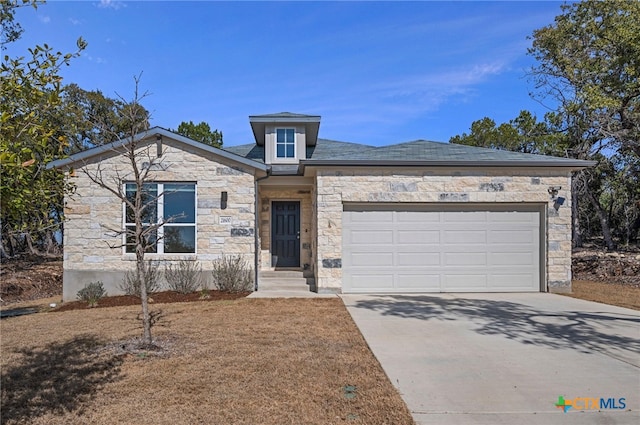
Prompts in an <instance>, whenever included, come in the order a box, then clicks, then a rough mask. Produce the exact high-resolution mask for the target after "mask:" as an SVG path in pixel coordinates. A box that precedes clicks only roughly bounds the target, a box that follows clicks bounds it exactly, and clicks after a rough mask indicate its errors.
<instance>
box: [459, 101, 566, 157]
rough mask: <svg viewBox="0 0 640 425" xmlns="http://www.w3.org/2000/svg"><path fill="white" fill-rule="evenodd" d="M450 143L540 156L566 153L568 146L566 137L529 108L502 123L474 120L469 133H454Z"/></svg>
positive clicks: (490, 120) (489, 120) (486, 119)
mask: <svg viewBox="0 0 640 425" xmlns="http://www.w3.org/2000/svg"><path fill="white" fill-rule="evenodd" d="M449 143H457V144H461V145H469V146H479V147H484V148H491V149H500V150H508V151H513V152H523V153H533V154H541V155H564V149H565V144H564V137H563V136H562V135H561V134H559V133H557V132H556V131H555V129H554V128H552V126H551V124H549V123H548V122H547V121H538V119H537V118H536V116H535V115H533V114H531V112H529V111H520V115H518V116H517V117H516V118H514V119H512V120H510V121H509V122H508V123H502V124H500V125H499V126H496V123H495V121H494V120H492V119H491V118H488V117H484V118H483V119H481V120H478V121H474V122H473V123H471V132H470V133H469V134H467V133H462V134H461V135H459V136H454V137H452V138H451V139H450V140H449Z"/></svg>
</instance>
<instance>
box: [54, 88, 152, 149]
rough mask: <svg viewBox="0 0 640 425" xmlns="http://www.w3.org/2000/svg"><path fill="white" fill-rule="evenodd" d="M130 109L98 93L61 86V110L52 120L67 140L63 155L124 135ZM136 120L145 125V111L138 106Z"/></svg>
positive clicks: (111, 140)
mask: <svg viewBox="0 0 640 425" xmlns="http://www.w3.org/2000/svg"><path fill="white" fill-rule="evenodd" d="M131 107H134V106H132V105H131V104H129V103H127V102H125V101H123V100H122V99H119V98H116V99H114V98H110V97H107V96H105V95H103V94H102V92H101V91H100V90H92V91H87V90H83V89H82V88H80V87H79V86H78V85H77V84H69V85H67V86H65V87H64V90H63V93H62V107H61V108H60V111H59V112H60V113H59V115H58V116H57V117H56V119H57V122H58V123H59V128H60V131H61V132H62V134H63V135H64V136H65V137H66V138H67V140H68V141H69V143H68V147H67V153H69V154H71V153H75V152H79V151H82V150H85V149H90V148H93V147H95V146H100V145H104V144H106V143H111V142H114V141H116V140H118V139H121V138H124V137H126V136H127V130H128V126H129V123H127V121H126V120H125V119H123V116H127V115H128V114H127V112H126V109H127V108H131ZM135 107H137V108H139V111H138V113H139V115H140V116H138V117H137V119H139V120H142V121H144V122H145V123H146V124H147V125H148V124H149V122H148V121H149V112H148V111H147V110H146V109H144V107H143V106H142V105H138V106H135Z"/></svg>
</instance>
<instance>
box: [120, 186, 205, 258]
mask: <svg viewBox="0 0 640 425" xmlns="http://www.w3.org/2000/svg"><path fill="white" fill-rule="evenodd" d="M131 184H133V185H135V182H131V181H125V182H123V183H122V188H123V193H124V194H125V196H126V193H127V185H131ZM145 184H153V185H155V186H156V193H157V196H158V199H157V204H156V223H155V224H157V223H160V222H161V221H162V220H164V195H165V193H164V186H165V184H166V185H193V209H194V218H193V222H192V223H175V222H167V223H164V224H163V225H162V226H160V227H159V228H158V229H157V236H158V239H159V240H158V241H157V243H156V250H155V251H153V252H146V253H145V256H152V258H157V257H163V258H165V257H170V256H193V255H197V254H198V184H197V182H194V181H150V182H145ZM126 220H127V204H126V203H125V202H122V229H123V235H122V253H123V255H124V256H132V255H135V252H127V232H126V229H127V227H130V226H135V223H127V221H126ZM166 226H169V227H193V228H194V232H193V233H194V250H193V252H164V228H165V227H166Z"/></svg>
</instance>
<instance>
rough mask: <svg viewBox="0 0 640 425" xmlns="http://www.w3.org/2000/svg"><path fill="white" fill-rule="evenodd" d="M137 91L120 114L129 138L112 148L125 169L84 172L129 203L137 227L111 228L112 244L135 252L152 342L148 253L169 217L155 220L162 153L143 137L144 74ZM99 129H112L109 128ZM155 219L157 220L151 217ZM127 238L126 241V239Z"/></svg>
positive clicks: (145, 121)
mask: <svg viewBox="0 0 640 425" xmlns="http://www.w3.org/2000/svg"><path fill="white" fill-rule="evenodd" d="M134 80H135V92H134V97H133V99H132V100H131V101H125V99H124V98H122V97H121V96H118V97H119V98H120V99H121V100H122V101H124V102H126V107H124V108H122V110H121V111H120V113H121V114H122V119H123V120H124V121H126V123H127V130H126V137H125V138H122V139H120V140H119V141H117V142H114V143H112V144H111V149H112V150H113V151H114V152H115V153H117V154H118V155H120V156H121V157H122V158H124V160H125V163H126V166H125V170H119V169H115V170H113V169H109V170H105V169H104V166H103V165H102V164H101V163H100V162H98V164H97V165H96V168H94V169H93V170H91V169H90V168H89V167H83V168H82V172H83V173H84V174H85V175H86V176H87V177H88V178H89V179H90V180H91V181H92V182H93V183H95V184H96V185H98V186H99V187H101V188H103V189H105V190H107V191H109V192H110V193H111V194H113V195H114V196H116V197H117V198H118V199H119V200H120V201H122V203H124V205H125V211H126V212H125V214H126V215H127V219H126V220H125V221H126V222H129V223H133V224H135V225H133V226H124V225H123V227H121V228H117V229H111V228H108V230H110V231H111V232H113V234H114V236H116V237H117V236H119V237H120V239H119V240H120V241H121V242H118V243H113V244H110V246H111V247H112V248H118V247H120V248H122V247H126V249H127V251H128V252H131V251H133V252H135V259H136V271H135V273H136V277H137V278H138V279H139V282H140V283H141V284H140V302H141V305H142V317H141V320H142V327H143V342H142V343H143V345H152V344H153V339H152V336H151V326H152V324H153V323H152V321H153V320H152V315H151V314H150V312H149V302H148V294H147V285H146V283H147V281H148V280H149V278H150V276H148V275H149V273H150V271H149V268H148V267H145V254H146V253H147V252H148V251H149V249H150V248H152V247H153V246H154V245H155V244H157V242H158V240H157V237H156V236H155V235H156V234H157V233H158V229H159V228H160V227H162V226H163V225H164V224H165V223H166V222H167V221H168V220H164V219H163V218H159V219H155V218H156V217H155V216H156V215H157V212H156V211H155V208H156V204H157V201H158V199H159V198H160V197H161V196H162V195H163V194H162V193H158V191H157V190H153V185H152V184H151V182H152V176H153V171H154V170H157V169H161V168H162V166H161V162H162V152H159V150H160V149H161V148H160V149H158V145H157V144H156V143H155V141H151V142H150V141H149V139H148V138H145V137H142V136H141V135H144V133H145V132H146V131H148V130H149V119H148V118H149V116H148V113H147V111H146V110H145V109H144V108H143V107H142V105H141V104H140V102H141V101H142V99H144V98H145V97H146V96H147V95H148V93H146V92H145V93H142V94H141V93H139V82H140V76H138V77H134ZM96 125H97V126H98V128H102V129H104V131H109V130H108V128H107V127H101V126H100V123H96ZM151 218H153V219H151ZM123 239H124V241H123Z"/></svg>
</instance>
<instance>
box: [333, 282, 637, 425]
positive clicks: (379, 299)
mask: <svg viewBox="0 0 640 425" xmlns="http://www.w3.org/2000/svg"><path fill="white" fill-rule="evenodd" d="M342 299H343V301H344V303H345V305H346V306H347V309H348V310H349V312H350V313H351V316H352V317H353V319H354V321H355V323H356V324H357V325H358V327H359V328H360V331H361V332H362V334H363V335H364V337H365V339H366V340H367V342H368V344H369V346H370V347H371V349H372V351H373V353H374V354H375V355H376V357H377V358H378V360H379V361H380V363H381V365H382V367H383V369H384V370H385V372H386V373H387V375H388V376H389V379H390V380H391V382H392V383H393V384H394V385H395V386H396V387H397V388H398V390H399V391H400V394H401V395H402V397H403V399H404V400H405V402H406V403H407V405H408V407H409V409H410V410H411V412H412V414H413V416H414V418H415V420H416V423H418V424H422V425H425V424H442V425H451V424H461V425H462V424H464V425H467V424H540V425H543V424H544V425H550V424H551V425H552V424H563V425H564V424H581V425H582V424H634V425H636V424H638V423H640V414H639V411H640V314H639V312H638V311H634V310H629V309H624V308H618V307H612V306H608V305H604V304H598V303H593V302H588V301H582V300H577V299H573V298H569V297H564V296H560V295H553V294H542V293H541V294H442V295H433V296H431V295H429V296H426V295H418V296H411V295H381V296H360V295H342ZM559 396H563V397H564V399H565V400H574V401H576V402H577V403H578V405H577V406H575V407H574V408H571V409H569V411H568V412H567V413H564V412H563V411H562V410H561V409H558V408H557V407H556V406H555V404H556V403H557V402H558V397H559ZM577 397H581V398H586V397H588V398H594V399H595V398H597V399H598V400H597V403H598V406H597V409H591V408H590V407H591V406H587V408H586V409H584V408H581V407H583V404H584V403H585V402H584V400H575V399H576V398H577ZM600 398H604V399H606V400H607V403H610V401H608V399H609V398H612V399H615V406H616V407H620V406H621V402H620V401H621V400H620V399H621V398H624V399H625V400H623V402H624V404H625V405H626V407H625V408H624V409H611V408H608V409H603V410H602V411H599V410H600V406H599V401H600V400H599V399H600ZM608 406H609V407H612V405H611V404H609V405H608ZM581 410H582V411H581Z"/></svg>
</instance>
